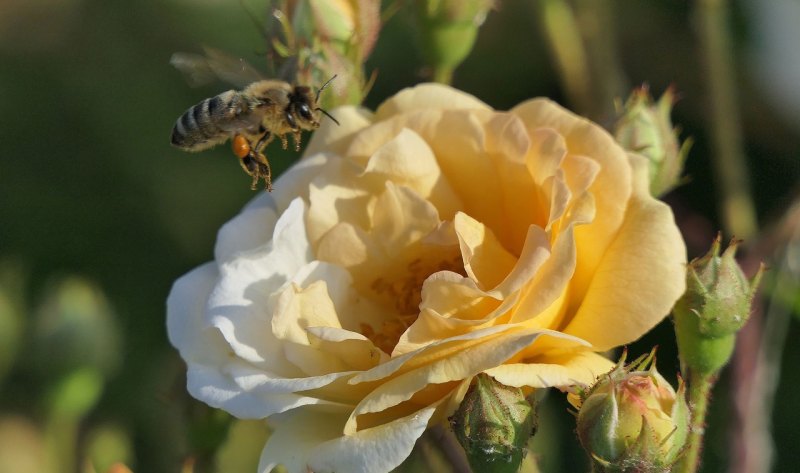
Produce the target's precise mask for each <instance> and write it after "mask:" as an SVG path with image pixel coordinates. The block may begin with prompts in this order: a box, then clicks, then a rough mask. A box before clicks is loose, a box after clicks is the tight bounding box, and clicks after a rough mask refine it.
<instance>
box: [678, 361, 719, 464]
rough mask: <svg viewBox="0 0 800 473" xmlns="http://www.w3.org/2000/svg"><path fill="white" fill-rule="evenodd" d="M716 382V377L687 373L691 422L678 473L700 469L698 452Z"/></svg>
mask: <svg viewBox="0 0 800 473" xmlns="http://www.w3.org/2000/svg"><path fill="white" fill-rule="evenodd" d="M715 382H716V375H712V376H706V375H702V374H699V373H696V372H694V371H690V372H689V410H690V412H691V415H692V422H691V425H690V428H689V437H688V438H687V439H686V446H687V450H686V452H685V453H684V456H683V458H681V460H680V463H679V464H678V467H677V469H676V471H677V472H678V473H694V472H696V471H697V470H698V468H699V467H700V452H701V451H702V448H703V435H704V434H705V429H706V411H707V409H708V401H709V398H710V397H711V388H713V387H714V383H715Z"/></svg>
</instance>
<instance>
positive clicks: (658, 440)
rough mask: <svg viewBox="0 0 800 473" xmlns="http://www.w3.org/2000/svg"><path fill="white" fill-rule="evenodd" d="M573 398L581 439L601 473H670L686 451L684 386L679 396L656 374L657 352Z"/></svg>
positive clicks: (596, 468) (616, 371) (617, 370)
mask: <svg viewBox="0 0 800 473" xmlns="http://www.w3.org/2000/svg"><path fill="white" fill-rule="evenodd" d="M624 361H625V355H624V354H623V356H622V358H621V359H620V361H619V363H618V364H617V366H616V367H615V368H614V369H613V370H612V371H611V372H609V373H608V374H606V375H604V376H602V377H601V378H599V379H598V381H597V382H596V383H595V384H594V385H593V386H592V387H591V388H590V389H588V390H587V391H585V392H583V393H581V394H580V395H579V398H578V397H577V396H574V395H572V396H570V402H571V403H572V404H573V405H574V406H575V407H577V408H578V409H579V410H578V428H577V430H578V438H579V439H580V442H581V445H583V448H584V449H585V450H586V451H587V452H588V453H589V455H590V457H591V458H592V463H593V468H594V469H593V471H598V472H606V471H608V472H611V471H614V472H668V471H670V468H671V466H672V465H673V464H674V463H675V462H676V460H677V459H678V458H679V457H680V455H681V453H682V452H683V447H684V444H685V441H686V436H687V434H688V425H689V411H688V407H687V404H686V400H685V389H684V384H683V382H682V381H681V383H680V386H679V388H678V392H677V393H676V392H675V391H674V390H673V389H672V386H670V385H669V383H668V382H667V381H666V380H665V379H664V378H663V377H662V376H661V375H660V374H659V373H658V371H656V368H655V350H654V351H653V352H651V353H650V355H647V356H643V357H640V358H639V359H637V360H636V361H634V362H633V363H631V364H629V365H628V366H623V363H624Z"/></svg>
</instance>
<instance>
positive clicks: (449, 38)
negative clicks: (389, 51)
mask: <svg viewBox="0 0 800 473" xmlns="http://www.w3.org/2000/svg"><path fill="white" fill-rule="evenodd" d="M414 6H415V10H416V17H417V21H418V23H419V35H420V38H419V39H420V43H421V46H422V54H423V56H424V58H425V61H426V62H427V63H428V65H430V66H432V67H433V68H434V69H435V70H436V71H446V73H445V75H444V76H443V77H439V78H437V80H439V79H442V80H440V82H449V75H450V74H451V73H452V71H453V70H454V69H455V68H456V67H458V65H459V64H461V62H462V61H464V59H466V57H467V56H468V55H469V53H470V51H472V47H473V46H474V45H475V39H476V38H477V36H478V28H480V26H481V25H482V24H483V22H484V20H485V19H486V15H487V13H488V12H489V9H491V8H492V7H493V6H494V2H493V1H492V0H416V1H415V2H414Z"/></svg>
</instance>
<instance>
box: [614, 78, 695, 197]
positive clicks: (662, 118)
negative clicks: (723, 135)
mask: <svg viewBox="0 0 800 473" xmlns="http://www.w3.org/2000/svg"><path fill="white" fill-rule="evenodd" d="M674 104H675V93H674V92H673V91H672V89H667V91H666V92H664V95H662V96H661V98H660V99H659V100H658V102H654V101H653V98H652V97H651V96H650V92H649V91H648V89H647V87H644V86H643V87H641V88H639V89H637V90H635V91H634V92H633V93H632V94H631V96H630V98H628V101H627V102H625V106H624V107H618V114H617V122H616V124H615V125H614V136H615V137H616V139H617V141H618V142H619V143H620V144H621V145H622V146H623V147H624V148H625V149H627V150H629V151H633V152H635V153H638V154H640V155H642V156H644V157H646V158H647V159H648V160H649V161H650V193H651V194H653V195H654V196H656V197H658V196H660V195H663V194H666V193H667V192H669V191H670V190H672V189H673V188H674V187H675V186H677V185H678V184H680V181H681V174H682V172H683V164H684V162H685V161H686V156H687V155H688V153H689V148H690V147H691V140H686V141H684V142H683V144H680V143H679V142H678V132H677V130H676V129H675V128H674V127H673V126H672V120H671V118H670V114H671V113H672V106H673V105H674Z"/></svg>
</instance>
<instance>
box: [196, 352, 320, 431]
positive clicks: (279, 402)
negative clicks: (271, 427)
mask: <svg viewBox="0 0 800 473" xmlns="http://www.w3.org/2000/svg"><path fill="white" fill-rule="evenodd" d="M186 389H187V390H188V391H189V394H191V395H192V396H193V397H194V398H196V399H199V400H201V401H203V402H205V403H206V404H208V405H209V406H211V407H216V408H218V409H224V410H226V411H228V412H230V413H231V414H232V415H234V416H236V417H238V418H240V419H263V418H265V417H267V416H269V415H272V414H275V413H278V412H283V411H285V410H287V409H293V408H296V407H299V406H303V405H306V404H316V403H319V400H318V399H314V398H311V397H308V396H301V395H298V394H294V393H292V392H289V393H281V394H270V395H266V396H265V395H262V394H261V393H256V392H251V391H247V390H243V389H242V387H241V386H240V385H239V384H238V383H236V381H235V380H234V379H233V378H232V377H231V376H229V375H228V373H226V370H225V369H221V367H219V366H207V365H200V364H195V363H188V371H187V374H186Z"/></svg>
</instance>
